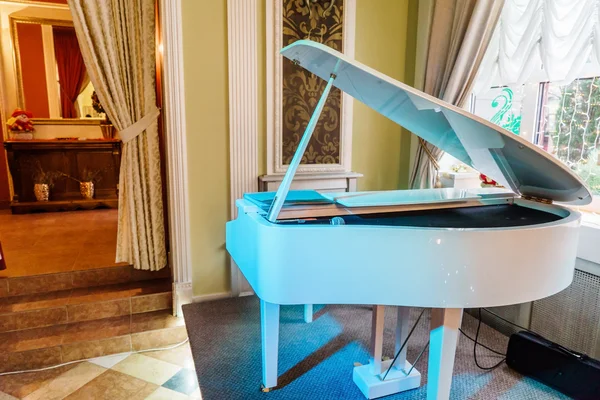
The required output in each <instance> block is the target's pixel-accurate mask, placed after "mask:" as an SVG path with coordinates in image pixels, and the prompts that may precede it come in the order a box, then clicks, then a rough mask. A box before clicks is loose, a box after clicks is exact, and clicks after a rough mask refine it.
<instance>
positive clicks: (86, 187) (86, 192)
mask: <svg viewBox="0 0 600 400" xmlns="http://www.w3.org/2000/svg"><path fill="white" fill-rule="evenodd" d="M79 193H81V197H83V198H84V199H86V200H91V199H93V198H94V182H81V183H80V184H79Z"/></svg>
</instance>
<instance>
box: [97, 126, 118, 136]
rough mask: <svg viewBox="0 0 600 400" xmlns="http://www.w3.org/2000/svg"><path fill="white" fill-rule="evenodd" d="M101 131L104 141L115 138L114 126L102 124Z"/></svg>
mask: <svg viewBox="0 0 600 400" xmlns="http://www.w3.org/2000/svg"><path fill="white" fill-rule="evenodd" d="M100 130H101V131H102V137H103V138H104V139H114V138H115V131H116V129H115V127H114V126H113V125H112V124H100Z"/></svg>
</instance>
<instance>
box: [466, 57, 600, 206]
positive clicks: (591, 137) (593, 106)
mask: <svg viewBox="0 0 600 400" xmlns="http://www.w3.org/2000/svg"><path fill="white" fill-rule="evenodd" d="M540 72H541V71H540ZM586 72H587V74H586V75H585V76H583V77H581V78H579V79H576V80H575V81H573V82H569V83H560V82H544V81H540V80H536V77H535V76H534V77H533V78H532V79H531V80H530V82H528V83H526V84H524V85H520V86H517V85H515V86H500V85H498V86H494V87H491V88H490V89H489V90H488V91H486V92H484V93H480V94H478V95H477V96H472V98H471V103H470V106H469V107H470V110H471V112H473V113H474V114H476V115H478V116H480V117H483V118H485V119H487V120H489V121H492V122H494V123H495V124H497V125H500V126H502V127H503V128H505V129H507V130H509V131H511V132H513V133H514V134H516V135H520V136H522V137H523V138H525V139H527V140H529V141H531V142H532V143H533V144H535V145H536V146H538V147H540V148H542V149H544V150H545V151H547V152H548V153H550V154H552V155H554V157H556V158H558V159H559V160H560V161H562V162H563V163H565V164H566V165H567V166H568V167H569V168H570V169H571V170H572V171H573V172H574V173H576V174H577V175H578V176H579V177H581V179H582V180H583V181H584V182H586V184H587V185H588V187H589V188H590V190H591V191H592V193H593V194H594V201H593V202H592V204H591V205H590V206H587V207H585V209H587V210H589V211H594V212H600V71H594V70H593V69H592V68H591V67H590V68H588V71H586ZM538 76H542V75H541V73H540V74H539V75H538Z"/></svg>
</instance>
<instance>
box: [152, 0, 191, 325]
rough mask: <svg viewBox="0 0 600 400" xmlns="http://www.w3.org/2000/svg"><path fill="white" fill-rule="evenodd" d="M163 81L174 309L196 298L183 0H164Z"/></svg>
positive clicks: (161, 9) (162, 10) (178, 309)
mask: <svg viewBox="0 0 600 400" xmlns="http://www.w3.org/2000/svg"><path fill="white" fill-rule="evenodd" d="M160 14H161V22H162V35H163V38H162V41H163V43H162V44H163V65H164V74H163V85H164V91H163V92H164V107H163V110H164V112H163V118H164V124H165V131H166V132H167V134H166V135H165V142H166V151H167V170H168V171H169V174H168V179H167V185H168V196H169V227H170V230H169V237H170V253H169V265H170V266H171V268H172V269H173V311H174V314H176V315H177V316H181V315H182V314H181V306H182V305H183V304H186V303H190V302H191V301H192V259H191V253H190V250H191V248H190V243H189V240H190V226H189V208H188V193H187V187H188V185H187V182H188V174H187V141H186V128H185V85H184V82H183V39H182V32H181V0H173V1H170V0H161V1H160Z"/></svg>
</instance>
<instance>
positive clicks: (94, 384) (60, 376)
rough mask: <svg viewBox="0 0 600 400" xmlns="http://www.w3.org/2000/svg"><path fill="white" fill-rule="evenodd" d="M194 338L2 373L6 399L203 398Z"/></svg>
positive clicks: (0, 398) (0, 394)
mask: <svg viewBox="0 0 600 400" xmlns="http://www.w3.org/2000/svg"><path fill="white" fill-rule="evenodd" d="M201 398H202V397H201V395H200V389H199V387H198V382H197V379H196V372H195V370H194V363H193V359H192V353H191V351H190V347H189V344H187V343H186V344H184V345H182V346H179V347H177V348H175V349H171V350H164V351H153V352H145V353H137V354H135V353H134V354H130V353H128V354H120V355H114V356H107V357H100V358H96V359H93V360H91V361H85V362H81V363H78V364H71V365H68V366H64V367H61V368H57V369H52V370H48V371H43V372H31V373H25V374H18V375H6V376H0V400H12V399H26V400H33V399H36V400H37V399H44V400H53V399H67V400H74V399H86V400H87V399H110V400H120V399H124V400H142V399H152V400H159V399H169V400H178V399H201Z"/></svg>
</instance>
